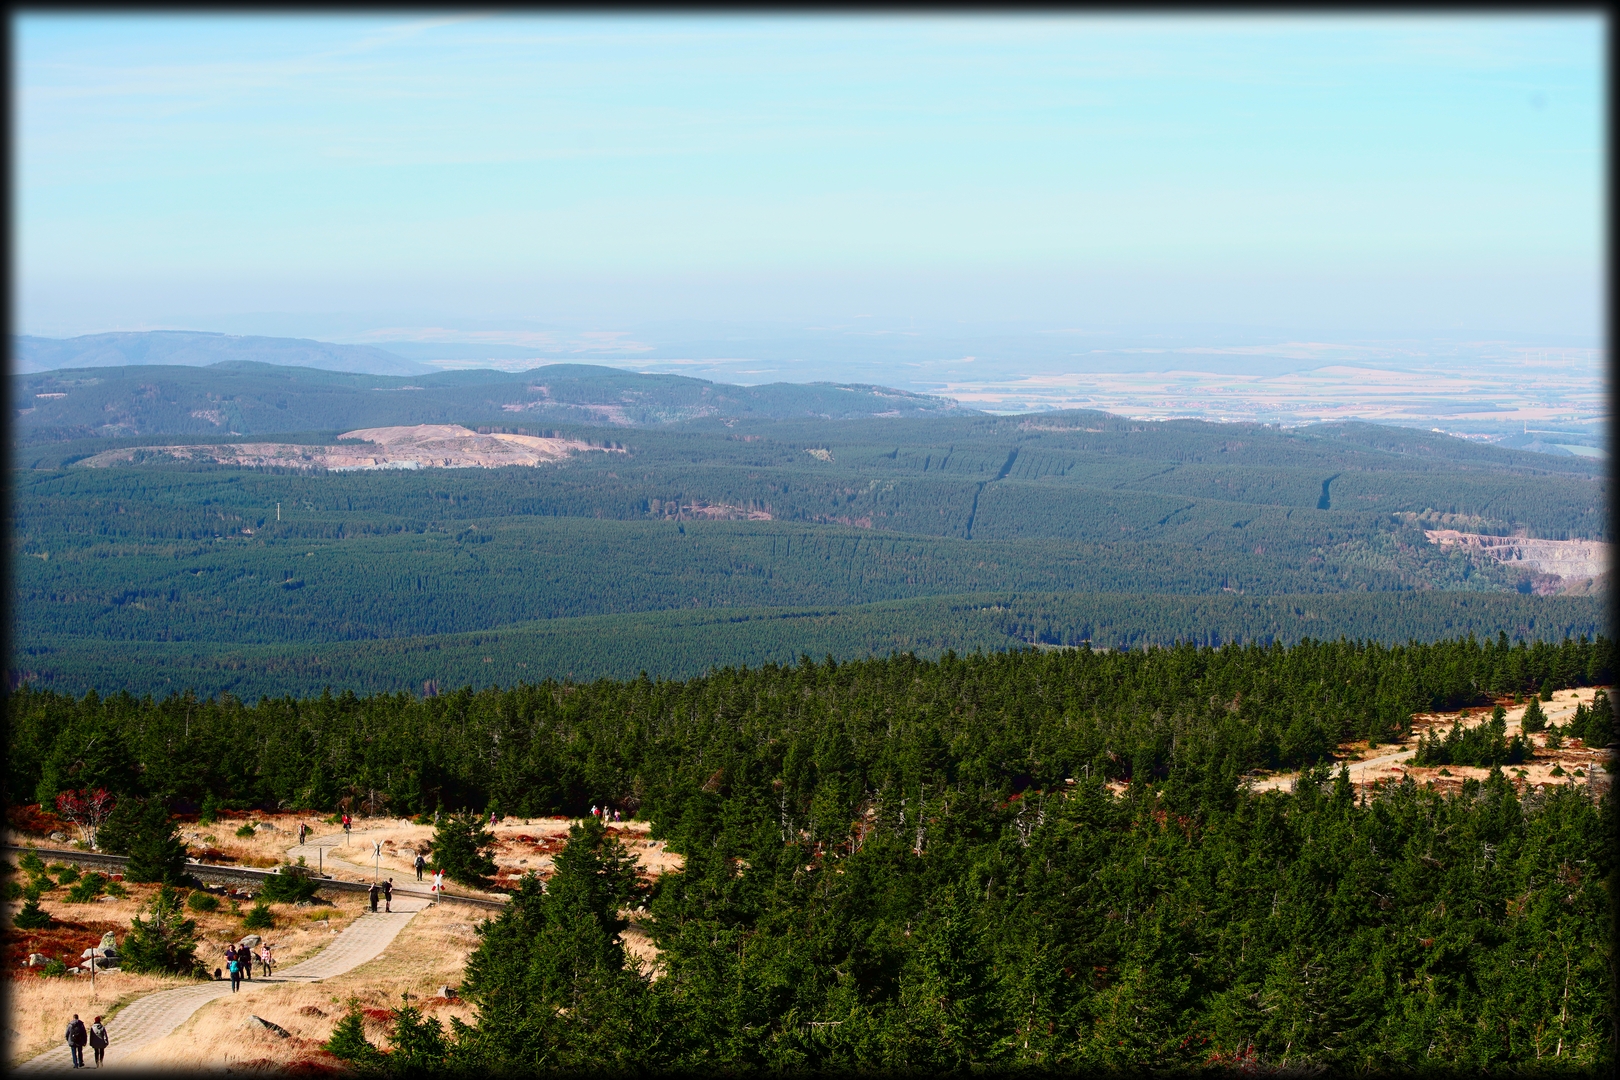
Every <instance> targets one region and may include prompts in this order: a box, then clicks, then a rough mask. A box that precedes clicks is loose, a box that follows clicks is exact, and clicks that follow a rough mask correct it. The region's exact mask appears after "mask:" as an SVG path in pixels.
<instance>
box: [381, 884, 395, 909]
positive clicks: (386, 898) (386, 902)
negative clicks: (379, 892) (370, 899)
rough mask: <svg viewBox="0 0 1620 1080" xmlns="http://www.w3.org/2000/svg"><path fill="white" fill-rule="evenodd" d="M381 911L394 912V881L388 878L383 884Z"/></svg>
mask: <svg viewBox="0 0 1620 1080" xmlns="http://www.w3.org/2000/svg"><path fill="white" fill-rule="evenodd" d="M383 910H384V911H393V910H394V879H393V878H389V879H388V880H387V881H385V882H383Z"/></svg>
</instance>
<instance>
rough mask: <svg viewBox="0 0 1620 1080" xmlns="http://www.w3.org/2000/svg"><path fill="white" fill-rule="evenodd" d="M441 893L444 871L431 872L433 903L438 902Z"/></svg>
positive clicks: (442, 890)
mask: <svg viewBox="0 0 1620 1080" xmlns="http://www.w3.org/2000/svg"><path fill="white" fill-rule="evenodd" d="M442 892H444V871H443V870H435V871H433V899H434V901H435V902H437V901H438V899H439V894H440V893H442Z"/></svg>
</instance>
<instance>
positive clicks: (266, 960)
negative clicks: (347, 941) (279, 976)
mask: <svg viewBox="0 0 1620 1080" xmlns="http://www.w3.org/2000/svg"><path fill="white" fill-rule="evenodd" d="M371 907H372V910H373V911H375V910H376V909H377V904H376V902H375V901H373V902H372V905H371ZM270 949H271V945H270V943H269V942H268V941H266V942H264V943H262V944H261V945H260V946H259V951H258V954H257V956H255V954H254V952H253V949H252V947H251V946H248V945H227V946H226V947H225V968H226V970H228V971H229V972H230V973H231V993H233V994H234V993H236V991H237V989H238V988H239V987H240V986H241V985H242V980H243V979H248V980H250V981H251V980H252V978H253V961H254V960H255V959H257V960H258V961H259V965H260V967H261V969H262V971H263V974H264V977H265V978H267V979H268V978H269V977H270V972H271V970H272V969H273V968H274V967H275V963H276V958H275V954H274V953H272V952H271V951H270ZM216 974H217V973H216Z"/></svg>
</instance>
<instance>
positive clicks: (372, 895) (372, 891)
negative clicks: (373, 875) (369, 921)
mask: <svg viewBox="0 0 1620 1080" xmlns="http://www.w3.org/2000/svg"><path fill="white" fill-rule="evenodd" d="M366 897H367V899H369V900H370V901H371V910H372V911H376V910H377V883H376V882H375V881H373V882H372V883H371V888H369V889H367V890H366Z"/></svg>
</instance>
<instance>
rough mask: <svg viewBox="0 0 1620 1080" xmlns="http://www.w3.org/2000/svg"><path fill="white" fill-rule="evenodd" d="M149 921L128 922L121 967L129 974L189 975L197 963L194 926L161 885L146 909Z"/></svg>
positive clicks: (171, 892) (176, 896)
mask: <svg viewBox="0 0 1620 1080" xmlns="http://www.w3.org/2000/svg"><path fill="white" fill-rule="evenodd" d="M146 910H147V912H148V914H149V915H150V918H149V919H142V918H141V917H140V916H139V915H137V916H135V918H133V919H131V920H130V924H129V933H128V934H127V935H125V937H124V947H123V963H124V967H125V968H126V969H128V970H129V971H133V972H137V973H139V972H150V973H152V974H163V973H172V974H177V975H189V974H193V973H195V972H197V971H198V970H199V965H198V963H197V923H196V922H195V921H194V920H192V919H187V918H185V917H184V916H183V914H182V912H181V910H180V894H179V893H178V892H176V891H175V890H174V889H172V888H170V887H169V886H167V885H165V886H163V887H162V888H161V889H159V890H158V891H157V895H156V896H154V897H152V902H151V903H150V904H149V905H147V908H146Z"/></svg>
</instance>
